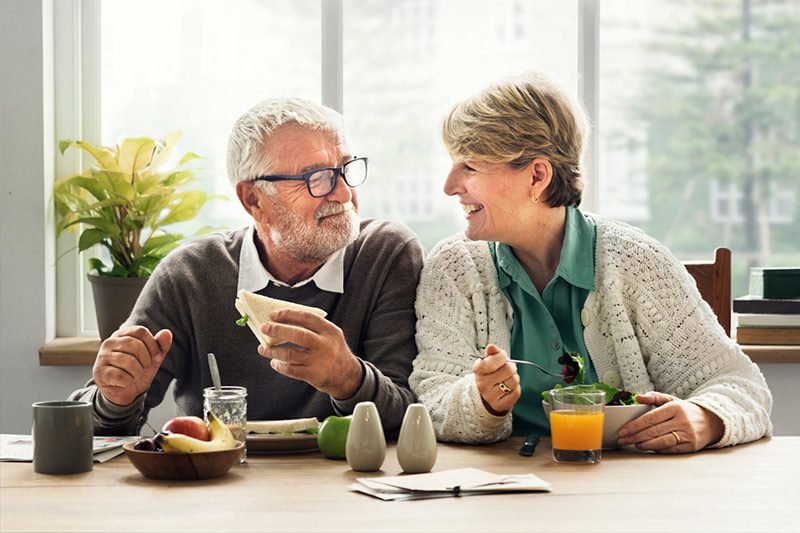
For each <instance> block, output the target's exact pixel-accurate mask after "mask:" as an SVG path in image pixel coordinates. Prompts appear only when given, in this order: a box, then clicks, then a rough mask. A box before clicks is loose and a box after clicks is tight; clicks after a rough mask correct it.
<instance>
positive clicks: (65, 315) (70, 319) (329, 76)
mask: <svg viewBox="0 0 800 533" xmlns="http://www.w3.org/2000/svg"><path fill="white" fill-rule="evenodd" d="M319 1H320V6H321V10H320V17H321V30H320V31H321V45H322V54H321V65H320V68H321V79H322V81H321V83H322V86H321V102H322V103H323V104H324V105H327V106H329V107H331V108H333V109H336V110H337V111H340V112H342V113H344V112H345V111H344V109H343V101H344V84H343V74H342V73H343V70H344V59H343V43H344V31H343V26H344V0H319ZM574 1H577V2H578V20H577V21H575V23H576V24H577V25H578V54H579V57H578V69H579V73H578V79H579V80H580V81H579V87H578V95H579V98H580V99H581V101H582V102H583V104H584V106H585V108H586V111H587V113H588V116H589V119H590V123H591V128H592V131H591V135H590V139H589V143H588V146H587V152H586V155H585V158H584V159H585V160H584V165H585V168H586V173H587V175H589V176H592V177H593V179H592V180H589V182H588V184H587V189H586V192H585V194H584V200H583V202H582V204H583V206H584V207H585V208H586V209H588V210H590V211H591V210H596V208H597V198H598V190H599V182H598V179H599V176H597V175H596V169H597V158H598V154H597V150H596V139H597V138H598V137H597V127H598V124H599V120H598V119H599V116H598V109H599V90H598V87H599V27H600V2H599V0H574ZM100 4H101V2H100V0H65V1H59V2H55V3H54V13H53V18H54V24H53V32H54V45H55V46H54V49H55V52H54V53H55V56H54V71H55V72H54V81H55V87H56V90H55V125H54V131H55V139H54V142H53V144H52V148H53V158H54V168H55V178H56V179H58V178H59V177H64V176H68V175H70V174H73V173H77V172H80V171H81V169H82V168H84V165H85V164H86V163H87V162H86V161H85V157H84V155H83V154H82V153H80V151H77V150H70V151H69V152H67V153H66V154H65V155H63V156H62V155H61V154H60V153H59V152H58V148H57V146H58V142H57V140H58V139H63V138H68V139H84V140H87V141H89V142H90V143H92V144H98V143H99V141H100V139H101V131H100V96H101V94H100V9H101V6H100ZM50 194H52V186H51V188H50V190H49V191H48V195H50ZM77 243H78V234H77V232H75V233H70V232H65V233H64V234H62V235H61V237H59V238H58V239H57V241H56V256H57V257H58V258H59V259H58V261H57V263H56V316H55V321H56V324H55V331H56V336H57V337H73V336H94V335H96V334H97V330H96V329H88V328H87V327H86V324H85V323H86V320H85V317H92V316H94V303H93V301H92V295H91V287H90V286H89V283H88V280H87V278H86V274H87V272H88V254H78V253H76V248H77Z"/></svg>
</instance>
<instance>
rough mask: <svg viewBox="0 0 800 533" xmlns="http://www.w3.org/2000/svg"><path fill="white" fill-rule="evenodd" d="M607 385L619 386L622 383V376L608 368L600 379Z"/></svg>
mask: <svg viewBox="0 0 800 533" xmlns="http://www.w3.org/2000/svg"><path fill="white" fill-rule="evenodd" d="M600 381H601V382H603V383H605V384H606V385H608V386H609V387H614V388H619V387H620V385H622V378H621V377H620V375H619V372H617V371H616V370H609V371H608V372H606V373H605V374H603V379H601V380H600Z"/></svg>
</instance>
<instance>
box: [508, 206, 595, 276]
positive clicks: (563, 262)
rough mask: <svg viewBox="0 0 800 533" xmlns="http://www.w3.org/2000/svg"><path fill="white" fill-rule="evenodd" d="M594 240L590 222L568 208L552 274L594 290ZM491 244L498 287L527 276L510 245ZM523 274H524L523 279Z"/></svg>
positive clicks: (572, 208)
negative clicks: (555, 265)
mask: <svg viewBox="0 0 800 533" xmlns="http://www.w3.org/2000/svg"><path fill="white" fill-rule="evenodd" d="M594 241H595V237H594V226H593V224H592V222H591V221H590V220H588V219H587V217H586V216H584V215H583V213H581V212H580V211H578V210H577V209H575V208H574V207H567V220H566V229H565V231H564V243H563V244H562V245H561V259H560V260H559V263H558V267H557V268H556V273H555V275H554V276H553V277H554V278H556V277H561V278H563V279H564V280H565V281H566V282H567V283H569V284H571V285H574V286H576V287H580V288H582V289H587V290H589V291H593V290H595V288H594ZM494 246H495V253H496V254H497V264H498V266H499V267H500V268H499V269H498V272H497V279H498V282H499V283H500V288H501V289H505V288H506V287H508V286H509V285H510V284H511V282H512V281H513V280H520V279H529V278H528V275H527V273H526V272H525V270H524V269H523V268H522V265H521V264H520V263H519V260H518V259H517V257H516V256H515V255H514V252H513V251H512V250H511V247H510V246H509V245H507V244H505V243H502V242H496V243H494ZM522 276H525V277H524V278H522ZM518 282H519V281H518Z"/></svg>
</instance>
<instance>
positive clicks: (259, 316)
mask: <svg viewBox="0 0 800 533" xmlns="http://www.w3.org/2000/svg"><path fill="white" fill-rule="evenodd" d="M236 309H237V310H238V311H239V313H241V315H242V318H241V319H239V320H237V321H236V323H237V324H238V325H240V326H244V325H245V324H246V325H248V326H250V329H251V330H252V331H253V334H254V335H255V336H256V338H257V339H258V340H259V342H260V343H261V345H262V346H263V347H264V348H269V347H270V346H272V345H273V343H274V341H273V339H272V337H270V336H269V335H265V334H264V333H262V332H261V325H262V324H264V323H266V322H271V320H270V318H269V314H270V313H271V312H272V311H275V310H276V309H302V310H303V311H310V312H311V313H314V314H316V315H319V316H321V317H324V316H325V315H326V314H327V313H326V312H325V311H323V310H322V309H317V308H316V307H309V306H307V305H300V304H296V303H292V302H286V301H284V300H276V299H275V298H269V297H267V296H261V295H259V294H255V293H252V292H250V291H246V290H244V289H242V290H240V291H239V294H238V298H236Z"/></svg>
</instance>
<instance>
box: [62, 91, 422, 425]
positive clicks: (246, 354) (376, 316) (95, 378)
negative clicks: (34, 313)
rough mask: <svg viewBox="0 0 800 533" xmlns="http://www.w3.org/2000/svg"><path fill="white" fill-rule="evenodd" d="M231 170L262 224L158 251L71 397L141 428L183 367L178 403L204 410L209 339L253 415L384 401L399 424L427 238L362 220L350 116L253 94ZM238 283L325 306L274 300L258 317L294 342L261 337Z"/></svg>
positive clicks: (105, 417)
mask: <svg viewBox="0 0 800 533" xmlns="http://www.w3.org/2000/svg"><path fill="white" fill-rule="evenodd" d="M228 174H229V178H230V180H231V183H232V184H233V186H234V187H235V188H236V195H237V196H238V198H239V201H240V202H241V204H242V206H243V207H244V209H245V210H246V211H247V212H248V214H249V215H250V216H251V217H252V218H253V224H252V225H251V226H250V227H247V228H242V229H239V230H236V231H228V232H222V233H215V234H213V235H209V236H206V237H203V238H200V239H198V240H196V241H194V242H191V243H188V244H186V245H184V246H182V247H180V248H178V249H177V250H175V251H173V252H172V253H171V254H170V255H169V256H168V257H167V258H166V259H165V260H164V261H162V263H161V264H160V265H159V267H158V268H157V269H156V270H155V272H154V273H153V275H152V277H151V279H150V280H149V281H148V283H147V285H146V286H145V288H144V290H143V292H142V294H141V295H140V297H139V300H138V301H137V303H136V306H135V308H134V310H133V312H132V314H131V316H130V317H129V318H128V320H127V321H126V323H125V324H123V326H122V327H121V328H120V329H119V330H118V331H117V332H115V333H114V334H113V335H112V336H111V337H110V338H109V339H107V340H106V341H105V342H103V344H102V346H101V348H100V352H99V353H98V355H97V361H96V363H95V365H94V369H93V372H92V380H91V381H90V382H89V383H88V384H87V386H86V387H85V388H83V389H80V390H78V391H75V392H74V393H73V394H72V395H71V398H72V399H86V400H89V401H91V402H92V403H93V405H94V412H95V419H94V421H95V432H96V433H100V434H131V433H134V432H136V431H137V430H138V427H139V425H140V422H139V420H140V416H142V415H143V416H145V417H146V416H147V413H148V411H149V410H150V409H151V408H152V407H154V406H155V405H158V404H159V403H160V402H161V401H162V399H163V397H164V393H165V392H166V390H167V388H168V386H169V385H170V383H171V382H172V381H173V380H175V388H174V396H175V402H176V405H177V411H178V414H192V415H198V416H202V406H203V388H204V387H209V386H211V385H212V383H211V375H210V372H209V368H208V359H207V354H208V353H209V352H213V353H214V354H215V356H216V360H217V363H218V366H219V370H220V375H221V379H222V383H223V385H238V386H244V387H246V388H247V391H248V407H247V408H248V418H249V419H250V420H270V419H284V418H297V417H311V416H316V417H318V418H320V419H322V418H324V417H326V416H328V415H332V414H339V415H345V414H349V413H351V412H352V410H353V408H354V407H355V405H356V403H358V402H362V401H373V402H375V404H376V405H377V407H378V410H379V412H380V414H381V418H382V421H383V424H384V429H385V430H386V432H387V433H389V434H394V433H396V432H397V431H398V429H399V426H400V423H401V421H402V417H403V414H404V412H405V408H406V406H407V405H408V404H410V403H411V402H413V400H414V396H413V395H412V393H411V391H410V390H409V387H408V375H409V374H410V372H411V362H412V360H413V359H414V356H415V355H416V346H415V343H414V325H415V315H414V294H415V289H416V285H417V281H418V279H419V273H420V270H421V268H422V262H423V255H424V252H423V249H422V247H421V245H420V243H419V241H418V239H417V238H416V236H415V235H414V234H413V233H412V232H411V231H410V230H408V229H407V228H405V227H404V226H402V225H400V224H396V223H390V222H385V221H377V220H363V221H360V222H359V217H358V197H357V195H356V190H355V189H354V187H356V186H358V185H360V184H362V183H363V182H364V180H365V179H366V175H367V159H366V158H363V157H356V156H355V155H354V154H353V153H352V152H351V151H350V148H349V147H348V145H347V141H346V140H345V136H344V132H343V123H342V117H341V115H340V114H339V113H337V112H335V111H333V110H331V109H328V108H326V107H323V106H319V105H317V104H314V103H312V102H308V101H305V100H300V99H294V98H279V99H272V100H267V101H265V102H262V103H260V104H258V105H256V106H255V107H253V108H252V109H250V110H249V111H248V112H247V113H245V114H244V115H243V116H242V117H241V118H240V119H239V120H238V121H237V122H236V124H235V125H234V127H233V132H232V133H231V136H230V140H229V143H228ZM240 289H246V290H249V291H252V292H257V293H259V294H262V295H265V296H270V297H273V298H278V299H281V300H288V301H292V302H295V303H298V304H303V305H308V306H313V307H318V308H321V309H323V310H324V311H326V312H327V316H326V317H325V318H321V317H319V316H317V315H315V314H313V313H310V312H307V311H301V310H288V309H285V310H280V311H277V312H273V314H272V316H271V318H272V319H273V322H271V323H267V324H264V325H263V326H262V331H263V332H264V333H266V334H267V335H269V336H271V337H274V338H276V339H277V341H278V342H279V343H283V346H275V345H273V346H272V347H270V348H267V349H264V348H263V347H261V346H260V345H259V342H258V340H257V339H256V337H255V336H254V335H253V334H252V332H251V331H250V329H249V328H246V327H244V328H243V327H239V326H238V325H236V320H237V319H238V318H239V313H238V312H237V311H236V308H235V306H234V302H235V300H236V295H237V293H238V291H239V290H240Z"/></svg>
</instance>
